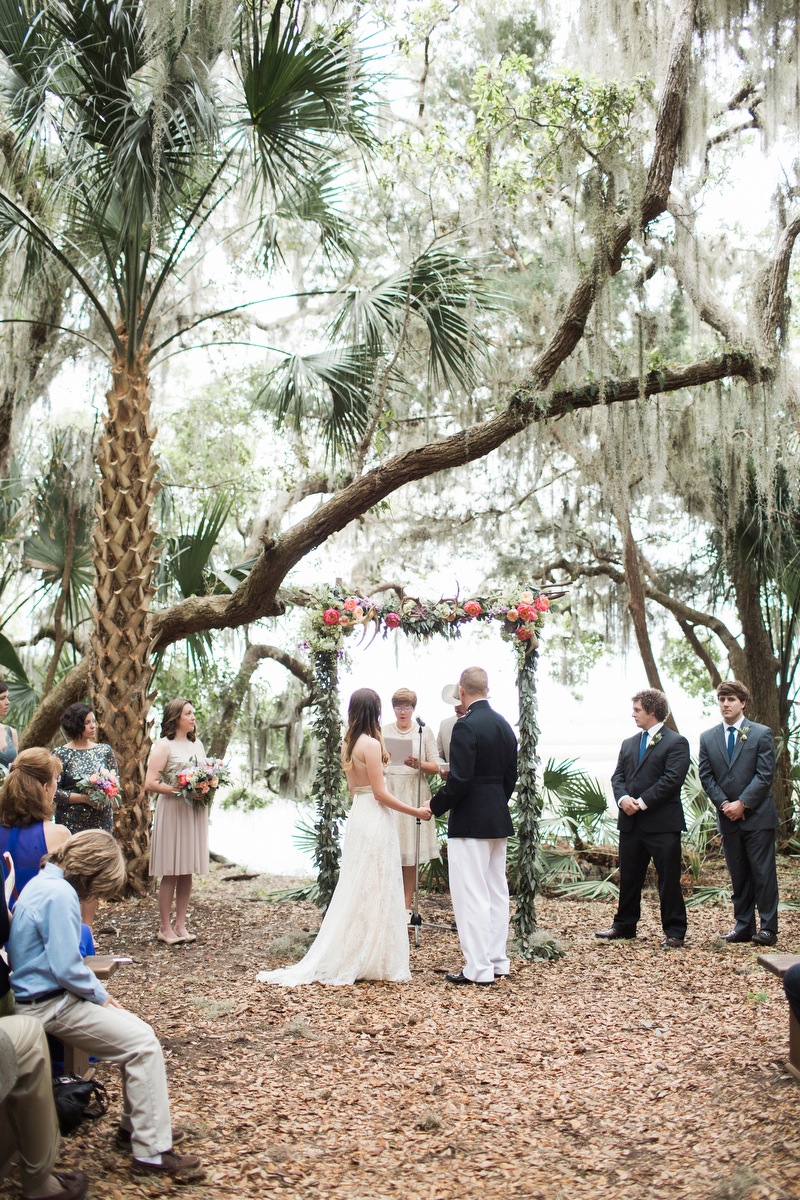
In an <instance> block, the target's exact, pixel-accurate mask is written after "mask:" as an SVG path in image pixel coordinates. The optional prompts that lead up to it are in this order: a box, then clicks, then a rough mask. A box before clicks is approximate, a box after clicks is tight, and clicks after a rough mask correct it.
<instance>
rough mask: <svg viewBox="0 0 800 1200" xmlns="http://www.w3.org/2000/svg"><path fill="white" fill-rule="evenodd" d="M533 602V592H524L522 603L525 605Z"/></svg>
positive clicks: (521, 597) (521, 598)
mask: <svg viewBox="0 0 800 1200" xmlns="http://www.w3.org/2000/svg"><path fill="white" fill-rule="evenodd" d="M532 600H533V592H523V593H522V595H521V596H520V601H521V602H522V603H523V604H530V602H531V601H532Z"/></svg>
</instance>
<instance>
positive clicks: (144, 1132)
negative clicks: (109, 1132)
mask: <svg viewBox="0 0 800 1200" xmlns="http://www.w3.org/2000/svg"><path fill="white" fill-rule="evenodd" d="M124 886H125V860H124V858H123V857H122V853H121V852H120V849H119V846H118V845H117V843H116V842H115V841H114V839H113V837H112V836H111V834H110V833H107V832H106V831H105V830H102V829H88V830H85V831H84V832H83V833H77V834H75V835H74V836H73V837H71V838H70V839H69V841H67V842H65V843H64V845H63V846H61V847H59V849H58V850H56V851H55V852H54V853H53V854H51V855H50V856H49V858H48V860H47V862H46V863H45V865H44V867H43V868H42V870H41V871H40V872H39V874H38V875H37V876H36V878H35V879H33V880H31V882H30V883H29V884H28V885H27V887H26V888H25V890H24V892H23V893H22V895H21V896H20V898H19V900H18V902H17V907H16V910H15V912H14V920H13V921H12V922H11V937H10V939H9V943H8V947H9V956H10V960H11V970H12V976H11V983H12V987H13V988H14V996H15V1000H16V1004H17V1009H18V1011H20V1012H23V1013H25V1014H26V1015H28V1016H31V1017H35V1018H36V1020H37V1021H41V1023H42V1025H43V1026H44V1029H45V1032H47V1033H51V1034H53V1036H54V1037H57V1038H59V1039H60V1040H62V1041H65V1042H67V1043H68V1044H69V1045H72V1046H77V1047H78V1048H80V1049H81V1050H85V1051H86V1052H87V1053H88V1054H93V1055H95V1056H96V1057H98V1058H103V1059H107V1060H109V1061H110V1062H116V1063H119V1066H120V1069H121V1071H122V1118H121V1121H120V1127H119V1130H118V1133H117V1142H118V1144H120V1145H122V1146H127V1147H128V1148H129V1149H130V1150H131V1151H132V1153H133V1167H134V1170H135V1171H138V1172H139V1173H154V1174H160V1175H182V1174H184V1175H185V1173H186V1172H188V1171H193V1170H195V1169H196V1168H197V1167H198V1166H199V1163H200V1160H199V1159H198V1158H196V1157H195V1156H194V1155H192V1154H176V1153H175V1151H174V1149H173V1143H174V1142H175V1141H178V1140H179V1139H180V1137H181V1136H182V1132H181V1131H178V1130H175V1132H174V1134H173V1130H172V1124H171V1120H170V1112H169V1096H168V1094H167V1076H166V1071H165V1068H164V1055H163V1053H162V1050H161V1046H160V1044H159V1041H158V1038H157V1037H156V1035H155V1033H154V1032H153V1030H152V1029H151V1028H150V1026H149V1025H147V1024H145V1022H144V1021H142V1020H140V1019H139V1017H137V1016H134V1014H133V1013H131V1012H128V1011H127V1009H125V1008H123V1007H122V1005H121V1004H119V1003H118V1002H117V1001H116V1000H114V999H113V998H112V997H111V996H110V995H109V994H108V992H107V991H106V990H105V988H104V987H103V985H102V984H101V982H100V980H99V979H98V978H97V977H96V976H95V975H94V974H93V973H92V971H90V970H89V968H88V967H87V966H86V964H85V963H84V961H83V958H82V957H81V954H80V951H79V950H78V935H79V930H80V919H81V916H80V904H79V901H80V900H81V899H86V898H89V897H92V896H95V897H98V898H100V899H103V898H106V899H108V898H110V897H112V896H116V895H118V894H119V892H120V891H121V890H122V888H123V887H124Z"/></svg>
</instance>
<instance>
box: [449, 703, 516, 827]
mask: <svg viewBox="0 0 800 1200" xmlns="http://www.w3.org/2000/svg"><path fill="white" fill-rule="evenodd" d="M516 782H517V739H516V737H515V736H514V730H513V729H512V728H511V726H510V725H509V723H508V721H507V720H506V719H505V717H501V716H500V714H499V713H496V712H495V711H494V709H492V708H491V707H490V705H489V701H488V700H476V701H474V703H472V704H471V705H470V706H469V709H468V710H467V713H466V715H465V716H463V717H462V718H461V720H460V721H456V723H455V725H454V727H453V734H452V737H451V739H450V774H449V775H448V777H447V782H446V783H445V785H444V787H443V788H440V789H439V791H438V792H437V793H436V795H435V796H434V797H433V799H432V800H431V810H432V811H433V812H434V813H435V814H436V816H437V817H438V816H441V814H442V813H446V812H448V811H449V812H450V817H449V819H448V822H447V836H448V837H451V838H507V837H511V835H512V834H513V832H514V825H513V822H512V820H511V814H510V813H509V811H508V801H509V798H510V797H511V794H512V792H513V791H514V785H515V784H516Z"/></svg>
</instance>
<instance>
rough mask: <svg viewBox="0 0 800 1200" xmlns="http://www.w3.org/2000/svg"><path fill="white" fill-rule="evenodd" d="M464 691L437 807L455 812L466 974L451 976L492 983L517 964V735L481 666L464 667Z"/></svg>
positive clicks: (450, 839)
mask: <svg viewBox="0 0 800 1200" xmlns="http://www.w3.org/2000/svg"><path fill="white" fill-rule="evenodd" d="M458 693H459V698H460V700H461V703H462V704H463V706H464V708H465V709H466V714H465V716H463V717H462V718H461V720H460V721H456V723H455V725H454V726H453V733H452V737H451V740H450V774H449V775H448V777H447V782H446V783H445V785H444V787H443V788H441V789H440V790H439V791H438V792H437V793H436V795H435V796H434V797H433V798H432V800H431V805H430V806H431V810H432V811H433V812H434V813H435V814H436V816H441V814H442V813H446V812H448V811H449V812H450V818H449V820H448V824H447V861H448V866H449V871H450V895H451V897H452V900H453V912H454V913H455V918H456V925H457V926H458V936H459V940H460V942H461V950H462V952H463V954H464V958H465V959H466V962H465V963H464V967H463V969H462V970H461V971H457V972H453V973H452V974H451V975H446V976H445V978H446V980H447V982H448V983H455V984H470V983H477V984H483V985H489V984H493V983H494V981H495V979H496V978H499V977H501V976H503V975H508V973H509V968H510V963H509V961H508V955H507V953H506V941H507V939H508V918H509V907H508V882H507V880H506V841H507V839H508V838H509V837H510V836H511V834H513V832H514V826H513V825H512V823H511V815H510V813H509V811H508V801H509V798H510V796H511V793H512V792H513V791H514V785H515V783H516V782H517V739H516V737H515V736H514V730H513V729H512V728H511V726H510V725H509V723H508V721H506V720H505V718H504V717H501V716H500V714H499V713H496V712H494V710H493V709H492V708H490V707H489V701H488V700H487V699H486V697H487V695H488V693H489V680H488V678H487V675H486V672H485V671H484V670H483V668H482V667H468V668H467V670H466V671H463V672H462V675H461V678H460V680H459V685H458Z"/></svg>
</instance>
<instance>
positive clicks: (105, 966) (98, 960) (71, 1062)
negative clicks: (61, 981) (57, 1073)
mask: <svg viewBox="0 0 800 1200" xmlns="http://www.w3.org/2000/svg"><path fill="white" fill-rule="evenodd" d="M83 961H84V962H85V963H86V965H87V967H89V968H90V970H92V971H94V973H95V975H96V976H97V978H98V979H110V978H111V976H112V975H113V974H114V972H115V971H116V969H117V967H118V966H119V963H118V962H117V961H116V960H115V959H114V958H113V956H112V955H110V954H89V955H87V956H86V958H85V959H84V960H83ZM64 1072H65V1074H67V1075H80V1076H82V1077H85V1076H86V1075H88V1074H89V1055H88V1054H87V1053H86V1051H85V1050H79V1049H78V1047H77V1046H68V1045H67V1043H66V1042H64Z"/></svg>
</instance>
